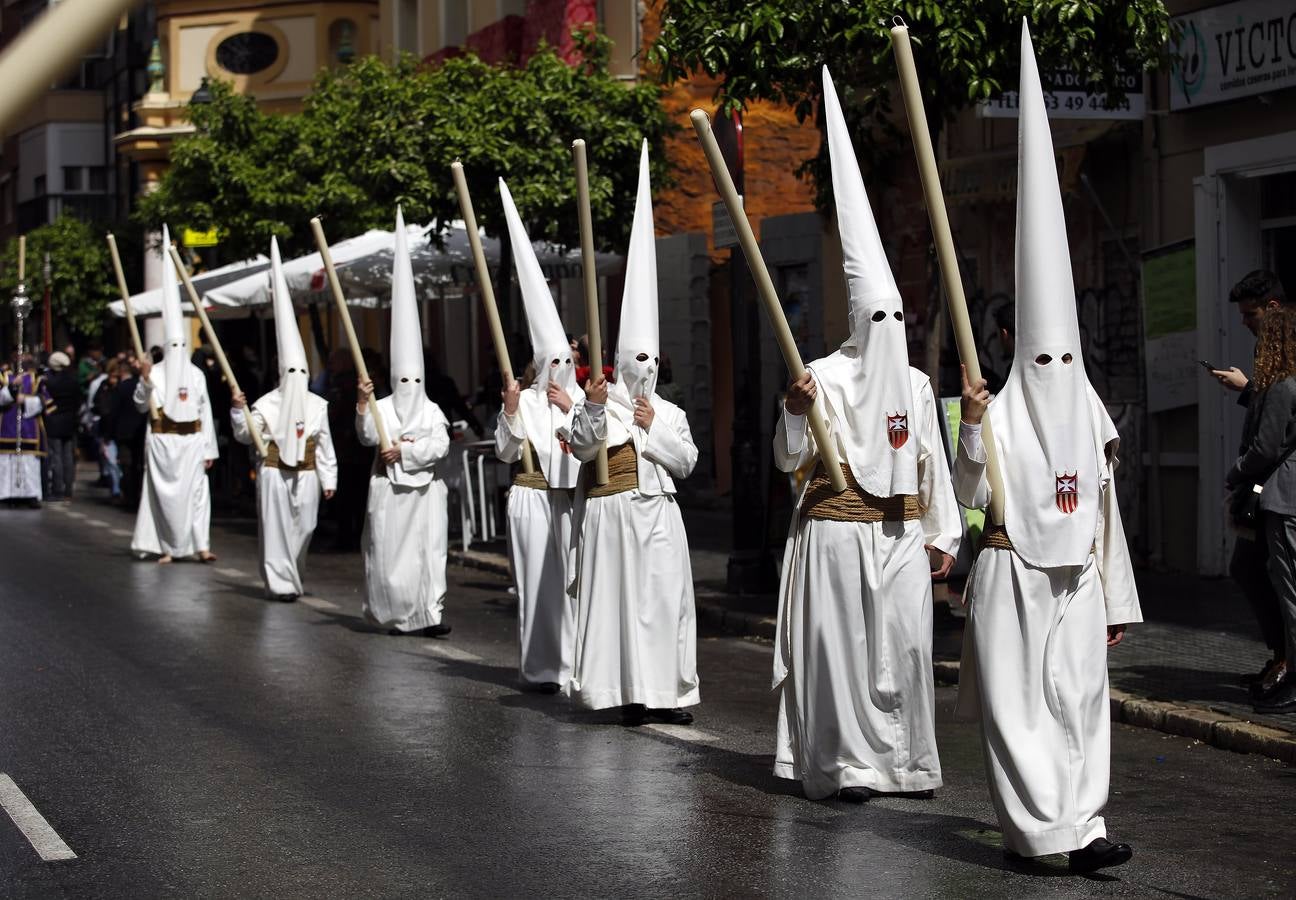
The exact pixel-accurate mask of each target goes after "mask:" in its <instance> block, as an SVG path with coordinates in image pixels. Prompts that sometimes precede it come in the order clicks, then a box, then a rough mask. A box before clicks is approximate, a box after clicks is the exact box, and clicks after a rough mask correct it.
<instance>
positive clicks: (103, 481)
mask: <svg viewBox="0 0 1296 900" xmlns="http://www.w3.org/2000/svg"><path fill="white" fill-rule="evenodd" d="M110 367H113V368H115V367H116V360H113V361H111V366H110V363H109V362H107V361H101V362H100V363H99V365H98V366H97V367H96V369H97V371H96V372H95V373H94V375H92V376H91V378H90V380H89V381H87V382H85V384H84V385H83V390H84V391H85V399H84V400H83V401H82V402H81V436H82V439H83V444H82V449H83V450H84V451H85V453H86V455H87V456H88V457H89V458H90V459H93V460H94V461H95V462H97V463H98V464H99V480H98V481H97V482H96V483H95V487H107V486H108V485H109V481H110V479H109V477H108V464H107V463H106V462H105V461H104V458H103V454H102V453H100V444H99V412H98V411H97V410H96V409H95V399H96V398H97V397H98V396H99V389H100V388H102V387H103V386H104V385H105V384H107V383H108V369H109V368H110ZM78 377H79V375H78Z"/></svg>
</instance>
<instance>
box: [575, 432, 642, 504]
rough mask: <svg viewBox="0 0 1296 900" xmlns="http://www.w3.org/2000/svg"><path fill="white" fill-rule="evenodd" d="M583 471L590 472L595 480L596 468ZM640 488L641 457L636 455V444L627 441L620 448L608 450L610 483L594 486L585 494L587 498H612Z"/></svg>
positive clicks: (591, 467)
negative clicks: (614, 495)
mask: <svg viewBox="0 0 1296 900" xmlns="http://www.w3.org/2000/svg"><path fill="white" fill-rule="evenodd" d="M582 471H584V472H589V473H590V474H589V477H590V479H591V480H593V475H594V467H593V466H586V467H583V468H582ZM638 488H639V457H638V455H637V454H636V453H635V448H634V442H633V441H626V442H625V443H624V444H622V445H621V446H619V447H611V448H609V449H608V482H607V484H592V485H590V489H589V490H588V491H587V492H586V493H585V496H586V497H611V496H612V495H613V494H624V493H625V492H626V491H633V490H638Z"/></svg>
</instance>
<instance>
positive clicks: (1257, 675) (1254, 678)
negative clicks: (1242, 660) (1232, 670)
mask: <svg viewBox="0 0 1296 900" xmlns="http://www.w3.org/2000/svg"><path fill="white" fill-rule="evenodd" d="M1276 662H1278V660H1276V659H1271V660H1269V662H1267V663H1265V664H1264V665H1263V666H1261V667H1260V671H1259V672H1248V673H1247V674H1245V675H1243V676H1242V683H1243V684H1245V685H1252V684H1255V683H1256V682H1258V681H1264V677H1265V676H1266V675H1268V674H1269V670H1270V669H1271V668H1273V666H1274V663H1276Z"/></svg>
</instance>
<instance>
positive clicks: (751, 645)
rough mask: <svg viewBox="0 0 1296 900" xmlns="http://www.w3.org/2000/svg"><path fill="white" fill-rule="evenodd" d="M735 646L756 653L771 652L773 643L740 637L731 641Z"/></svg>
mask: <svg viewBox="0 0 1296 900" xmlns="http://www.w3.org/2000/svg"><path fill="white" fill-rule="evenodd" d="M733 645H734V646H735V647H741V648H742V649H744V650H755V651H756V652H757V653H764V654H767V655H768V654H773V652H774V645H773V644H758V643H756V642H755V641H744V640H742V639H741V638H739V639H738V640H736V641H734V642H733Z"/></svg>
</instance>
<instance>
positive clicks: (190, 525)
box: [131, 225, 220, 563]
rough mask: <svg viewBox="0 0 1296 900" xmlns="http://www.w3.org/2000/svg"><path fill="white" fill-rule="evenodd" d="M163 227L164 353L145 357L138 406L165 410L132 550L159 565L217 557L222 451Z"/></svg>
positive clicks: (152, 426)
mask: <svg viewBox="0 0 1296 900" xmlns="http://www.w3.org/2000/svg"><path fill="white" fill-rule="evenodd" d="M170 242H171V237H170V234H169V233H168V231H167V228H166V226H165V225H163V226H162V247H161V251H160V252H161V253H162V328H163V357H162V362H161V363H160V364H159V365H158V366H154V365H153V364H152V363H151V362H150V361H149V360H148V359H144V360H141V361H140V363H139V375H140V377H139V383H138V384H137V385H136V387H135V397H134V400H135V407H136V408H137V409H138V410H139V411H140V412H148V411H149V408H150V403H152V404H153V405H155V406H156V407H157V409H158V411H159V413H160V415H159V417H158V418H157V419H156V420H153V419H151V418H150V420H149V424H148V433H147V434H146V435H145V439H144V485H143V490H142V491H141V494H140V505H139V513H138V514H137V515H136V517H135V533H134V535H133V536H132V538H131V552H132V553H134V554H135V555H136V556H137V557H140V558H145V557H149V556H156V557H157V558H158V560H157V561H158V562H159V563H169V562H171V561H172V560H173V559H175V558H177V557H180V558H184V557H192V556H197V557H198V558H199V559H200V560H202V561H203V562H211V561H213V560H215V559H216V555H215V554H214V553H212V552H211V487H210V485H209V484H208V482H207V469H210V468H211V466H212V463H213V462H215V461H216V459H217V458H218V457H219V456H220V450H219V448H218V447H217V445H216V429H215V427H214V426H213V424H212V410H211V398H209V397H208V396H207V376H206V375H205V374H204V373H203V371H202V370H201V369H199V368H198V367H197V366H195V365H194V364H193V363H192V362H190V361H189V341H188V327H187V324H186V322H185V318H184V313H183V312H182V311H181V308H180V287H179V283H178V282H177V280H176V279H177V275H176V271H175V264H174V263H173V262H172V260H171V256H170V254H169V253H168V252H167V248H168V247H169V246H170Z"/></svg>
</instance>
